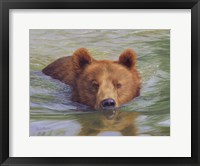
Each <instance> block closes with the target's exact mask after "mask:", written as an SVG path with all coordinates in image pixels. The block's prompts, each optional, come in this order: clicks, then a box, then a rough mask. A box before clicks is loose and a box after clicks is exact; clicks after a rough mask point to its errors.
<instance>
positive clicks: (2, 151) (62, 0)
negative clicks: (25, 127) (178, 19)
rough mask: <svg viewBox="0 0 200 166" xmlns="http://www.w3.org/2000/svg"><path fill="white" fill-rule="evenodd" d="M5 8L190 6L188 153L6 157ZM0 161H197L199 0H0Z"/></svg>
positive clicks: (199, 126) (199, 147)
mask: <svg viewBox="0 0 200 166" xmlns="http://www.w3.org/2000/svg"><path fill="white" fill-rule="evenodd" d="M9 9H44V10H45V9H191V36H192V39H191V42H192V47H191V49H192V52H191V54H192V57H191V58H192V72H191V75H192V80H191V83H192V87H191V92H192V94H191V96H192V98H191V103H192V108H191V110H192V112H191V113H192V114H191V115H192V116H191V118H192V124H191V126H192V128H191V132H192V133H191V148H192V149H191V154H192V155H191V157H167V156H166V157H159V158H156V157H152V158H151V157H123V158H120V157H116V158H113V157H106V158H100V157H93V158H87V157H70V158H69V157H66V158H64V157H56V158H55V157H52V158H49V157H48V158H47V157H9V108H10V107H11V106H10V103H9V97H10V94H11V92H10V91H9V83H10V82H9V76H10V73H9V67H10V66H9V60H10V59H9ZM0 12H1V13H0V25H1V28H0V29H1V38H2V41H1V44H0V50H1V53H0V54H1V55H0V66H1V68H0V80H1V97H0V105H1V110H0V121H1V125H0V131H1V132H0V133H1V135H0V142H1V148H0V163H1V165H3V166H6V165H51V164H53V165H72V164H76V165H97V164H98V165H125V164H127V165H128V164H129V165H154V164H159V165H193V166H194V165H200V153H199V151H200V142H199V138H200V132H199V129H200V123H199V121H198V120H199V119H200V114H199V111H200V110H199V103H198V100H199V94H200V93H199V92H200V90H199V89H200V88H199V78H200V77H199V70H200V68H199V67H198V65H199V64H200V58H199V57H198V56H199V52H200V43H199V41H200V35H199V34H200V21H199V18H200V2H199V0H173V1H171V0H164V1H161V0H159V1H158V0H115V1H112V0H107V1H104V0H96V1H91V0H77V1H72V0H58V1H56V0H1V3H0Z"/></svg>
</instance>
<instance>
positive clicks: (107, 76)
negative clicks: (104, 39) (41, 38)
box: [42, 48, 141, 109]
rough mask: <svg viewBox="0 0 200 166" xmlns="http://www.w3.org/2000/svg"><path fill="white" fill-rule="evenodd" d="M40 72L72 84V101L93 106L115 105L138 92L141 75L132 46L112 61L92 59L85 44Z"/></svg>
mask: <svg viewBox="0 0 200 166" xmlns="http://www.w3.org/2000/svg"><path fill="white" fill-rule="evenodd" d="M42 72H43V73H44V74H46V75H49V76H51V77H52V78H55V79H58V80H60V81H62V82H64V83H66V84H68V85H70V86H72V88H73V92H72V100H73V101H76V102H79V103H82V104H85V105H88V106H90V107H92V108H95V109H110V108H117V107H119V106H120V105H122V104H124V103H127V102H129V101H130V100H132V99H133V98H135V97H137V96H138V95H139V92H140V85H141V78H140V75H139V72H138V70H137V68H136V53H135V51H134V50H132V49H126V50H125V51H124V52H122V53H121V55H120V56H119V60H118V61H111V60H95V59H94V58H93V57H92V56H91V54H90V53H89V52H88V50H87V49H86V48H79V49H78V50H76V51H75V52H74V53H73V55H72V56H67V57H62V58H59V59H57V60H56V61H54V62H53V63H51V64H49V65H48V66H47V67H45V68H44V69H43V70H42Z"/></svg>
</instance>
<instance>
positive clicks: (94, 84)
mask: <svg viewBox="0 0 200 166" xmlns="http://www.w3.org/2000/svg"><path fill="white" fill-rule="evenodd" d="M92 87H93V88H95V89H98V88H99V84H98V82H96V81H92Z"/></svg>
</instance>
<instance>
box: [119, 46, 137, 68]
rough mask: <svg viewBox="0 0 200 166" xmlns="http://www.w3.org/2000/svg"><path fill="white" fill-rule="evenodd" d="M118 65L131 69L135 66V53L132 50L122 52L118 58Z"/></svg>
mask: <svg viewBox="0 0 200 166" xmlns="http://www.w3.org/2000/svg"><path fill="white" fill-rule="evenodd" d="M119 63H120V64H122V65H124V66H126V67H127V68H129V69H131V68H132V67H134V66H135V64H136V53H135V51H134V50H132V49H126V50H124V51H123V52H122V53H121V55H120V56H119Z"/></svg>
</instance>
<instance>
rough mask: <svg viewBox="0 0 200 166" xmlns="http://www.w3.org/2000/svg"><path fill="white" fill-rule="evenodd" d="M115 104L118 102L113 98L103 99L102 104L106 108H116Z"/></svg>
mask: <svg viewBox="0 0 200 166" xmlns="http://www.w3.org/2000/svg"><path fill="white" fill-rule="evenodd" d="M115 105H116V102H115V100H114V99H112V98H108V99H104V100H103V101H101V106H102V108H104V109H106V108H114V107H115Z"/></svg>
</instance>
